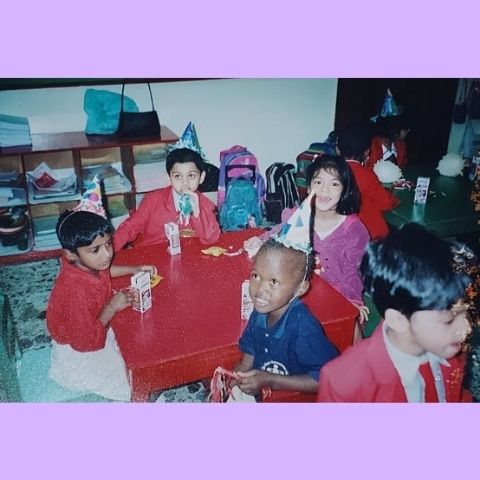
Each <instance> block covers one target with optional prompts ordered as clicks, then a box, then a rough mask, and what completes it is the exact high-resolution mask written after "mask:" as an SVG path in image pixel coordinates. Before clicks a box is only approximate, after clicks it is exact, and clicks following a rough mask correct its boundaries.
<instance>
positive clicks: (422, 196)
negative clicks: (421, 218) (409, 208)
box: [413, 177, 430, 204]
mask: <svg viewBox="0 0 480 480" xmlns="http://www.w3.org/2000/svg"><path fill="white" fill-rule="evenodd" d="M429 185H430V177H418V178H417V186H416V187H415V197H414V198H413V203H418V204H425V203H427V196H428V187H429Z"/></svg>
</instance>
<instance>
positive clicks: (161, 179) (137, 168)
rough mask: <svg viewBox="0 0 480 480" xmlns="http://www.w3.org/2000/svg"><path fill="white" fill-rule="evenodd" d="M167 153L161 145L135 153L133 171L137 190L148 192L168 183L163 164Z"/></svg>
mask: <svg viewBox="0 0 480 480" xmlns="http://www.w3.org/2000/svg"><path fill="white" fill-rule="evenodd" d="M167 154H168V151H167V149H166V148H165V147H163V148H157V149H153V150H150V151H147V152H141V153H140V152H138V153H137V154H136V155H135V165H134V167H133V172H134V175H135V186H136V190H137V192H150V191H151V190H156V189H157V188H163V187H166V186H168V185H170V179H169V177H168V174H167V169H166V165H165V161H166V158H167Z"/></svg>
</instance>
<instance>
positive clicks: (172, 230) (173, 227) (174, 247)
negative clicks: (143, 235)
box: [165, 222, 182, 255]
mask: <svg viewBox="0 0 480 480" xmlns="http://www.w3.org/2000/svg"><path fill="white" fill-rule="evenodd" d="M165 235H166V236H167V238H168V242H169V244H170V246H169V247H168V252H169V253H170V255H177V254H179V253H180V252H181V251H182V249H181V247H180V233H179V230H178V225H177V224H176V223H175V222H168V223H166V224H165Z"/></svg>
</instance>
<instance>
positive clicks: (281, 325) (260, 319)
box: [254, 298, 300, 339]
mask: <svg viewBox="0 0 480 480" xmlns="http://www.w3.org/2000/svg"><path fill="white" fill-rule="evenodd" d="M299 302H300V299H299V298H295V299H294V300H292V301H291V302H290V305H289V306H288V308H287V310H286V311H285V313H284V314H283V315H282V316H281V317H280V319H279V320H278V322H277V323H276V324H275V325H274V326H273V327H272V328H269V327H268V325H267V314H266V313H258V312H256V313H257V315H256V317H255V319H254V324H255V325H257V326H259V327H262V328H264V329H266V330H269V333H270V335H271V336H272V337H273V338H277V339H278V338H281V337H282V336H283V334H284V333H285V328H286V324H287V318H288V316H289V315H290V312H291V311H292V309H293V308H294V307H295V306H296V305H298V303H299Z"/></svg>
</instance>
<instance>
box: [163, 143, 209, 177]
mask: <svg viewBox="0 0 480 480" xmlns="http://www.w3.org/2000/svg"><path fill="white" fill-rule="evenodd" d="M188 162H192V163H194V164H195V166H196V167H197V168H198V169H199V170H200V172H204V171H205V162H204V161H203V158H202V157H201V155H200V154H199V153H197V152H195V151H194V150H190V149H189V148H175V149H174V150H172V151H171V152H170V153H169V154H168V155H167V161H166V167H167V173H168V174H169V175H170V170H171V169H172V168H173V166H174V165H175V164H176V163H188Z"/></svg>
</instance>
